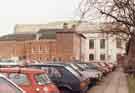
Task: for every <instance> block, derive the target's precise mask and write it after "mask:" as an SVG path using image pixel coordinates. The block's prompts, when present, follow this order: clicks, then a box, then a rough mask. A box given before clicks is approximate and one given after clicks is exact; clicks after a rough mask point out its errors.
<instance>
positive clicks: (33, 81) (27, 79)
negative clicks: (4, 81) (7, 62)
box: [0, 67, 59, 93]
mask: <svg viewBox="0 0 135 93" xmlns="http://www.w3.org/2000/svg"><path fill="white" fill-rule="evenodd" d="M0 73H1V74H3V75H5V76H6V77H7V78H9V79H10V80H12V81H13V82H14V83H16V84H17V85H19V86H20V87H21V88H22V89H23V90H24V91H25V92H26V93H59V90H58V88H57V87H56V86H55V85H54V84H53V83H52V82H51V81H50V79H49V78H48V76H47V74H46V73H45V72H44V71H42V70H37V69H30V68H18V67H16V68H0Z"/></svg>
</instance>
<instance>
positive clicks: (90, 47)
mask: <svg viewBox="0 0 135 93" xmlns="http://www.w3.org/2000/svg"><path fill="white" fill-rule="evenodd" d="M93 48H94V39H91V40H89V49H93Z"/></svg>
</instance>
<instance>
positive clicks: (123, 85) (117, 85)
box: [87, 68, 128, 93]
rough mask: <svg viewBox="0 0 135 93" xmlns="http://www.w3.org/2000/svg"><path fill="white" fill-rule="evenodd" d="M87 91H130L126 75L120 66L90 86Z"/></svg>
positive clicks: (113, 92)
mask: <svg viewBox="0 0 135 93" xmlns="http://www.w3.org/2000/svg"><path fill="white" fill-rule="evenodd" d="M87 93H128V87H127V78H126V75H125V74H124V73H123V71H122V69H121V68H118V69H116V70H115V71H114V72H111V73H109V74H108V75H107V76H106V77H105V78H104V79H103V80H101V81H100V82H98V83H97V85H95V86H93V87H92V88H90V89H89V91H88V92H87Z"/></svg>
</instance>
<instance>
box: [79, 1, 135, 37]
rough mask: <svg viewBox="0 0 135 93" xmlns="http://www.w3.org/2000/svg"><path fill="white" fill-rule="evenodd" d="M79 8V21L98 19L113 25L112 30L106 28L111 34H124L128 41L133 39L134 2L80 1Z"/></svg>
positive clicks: (134, 22) (134, 30) (134, 29)
mask: <svg viewBox="0 0 135 93" xmlns="http://www.w3.org/2000/svg"><path fill="white" fill-rule="evenodd" d="M79 8H80V12H81V20H85V19H88V20H89V18H92V17H93V16H94V17H98V18H100V19H101V20H105V21H106V22H111V23H112V24H115V27H113V28H112V27H106V28H110V29H109V30H111V31H112V32H113V34H117V35H119V33H124V34H126V35H127V36H128V38H130V39H131V38H132V37H135V0H82V1H81V3H80V5H79ZM93 12H95V13H93ZM125 28H126V29H125ZM101 29H102V30H103V29H104V28H101Z"/></svg>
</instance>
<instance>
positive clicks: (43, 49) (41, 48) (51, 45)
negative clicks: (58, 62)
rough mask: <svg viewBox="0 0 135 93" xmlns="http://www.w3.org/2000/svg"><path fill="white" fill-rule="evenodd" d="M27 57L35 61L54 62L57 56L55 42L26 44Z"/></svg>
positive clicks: (41, 41) (40, 41) (29, 42)
mask: <svg viewBox="0 0 135 93" xmlns="http://www.w3.org/2000/svg"><path fill="white" fill-rule="evenodd" d="M25 47H26V57H27V58H28V59H29V58H30V59H35V60H52V59H53V56H56V41H55V40H32V41H27V42H25Z"/></svg>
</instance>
